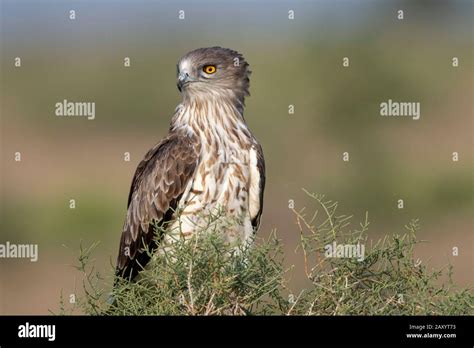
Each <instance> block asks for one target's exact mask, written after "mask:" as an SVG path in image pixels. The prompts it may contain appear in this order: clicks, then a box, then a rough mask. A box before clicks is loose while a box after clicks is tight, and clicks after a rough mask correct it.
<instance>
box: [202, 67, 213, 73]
mask: <svg viewBox="0 0 474 348" xmlns="http://www.w3.org/2000/svg"><path fill="white" fill-rule="evenodd" d="M202 71H204V72H205V73H206V74H214V73H215V72H216V66H215V65H204V67H203V68H202Z"/></svg>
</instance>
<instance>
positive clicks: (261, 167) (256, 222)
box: [252, 141, 265, 231]
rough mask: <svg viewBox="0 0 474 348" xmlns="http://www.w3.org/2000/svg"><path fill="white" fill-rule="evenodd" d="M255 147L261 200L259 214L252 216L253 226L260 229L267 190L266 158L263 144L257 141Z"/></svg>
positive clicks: (255, 229)
mask: <svg viewBox="0 0 474 348" xmlns="http://www.w3.org/2000/svg"><path fill="white" fill-rule="evenodd" d="M255 148H256V150H257V171H258V173H259V177H260V180H259V200H260V205H259V206H260V208H259V210H258V212H257V215H255V217H253V218H252V226H253V229H254V231H257V230H258V227H259V226H260V217H261V216H262V211H263V193H264V191H265V159H264V158H263V150H262V146H261V145H260V144H259V143H258V142H257V141H255Z"/></svg>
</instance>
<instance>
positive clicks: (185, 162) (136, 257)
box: [116, 133, 199, 279]
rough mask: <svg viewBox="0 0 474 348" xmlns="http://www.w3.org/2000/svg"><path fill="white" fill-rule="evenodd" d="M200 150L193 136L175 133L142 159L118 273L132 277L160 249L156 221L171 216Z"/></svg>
mask: <svg viewBox="0 0 474 348" xmlns="http://www.w3.org/2000/svg"><path fill="white" fill-rule="evenodd" d="M198 156H199V149H198V148H197V146H196V145H195V142H194V141H193V139H192V138H190V137H189V136H187V135H183V134H179V133H171V134H170V135H168V137H166V138H165V139H163V140H162V141H161V142H160V143H158V144H157V145H155V146H154V147H153V148H152V149H151V150H150V151H148V153H147V154H146V155H145V157H144V159H143V160H142V161H141V162H140V164H139V165H138V167H137V170H136V172H135V175H134V177H133V180H132V185H131V188H130V193H129V196H128V210H127V217H126V219H125V223H124V226H123V230H122V236H121V239H120V249H119V254H118V258H117V268H116V273H117V275H120V276H122V277H124V278H127V279H132V278H134V277H135V275H136V274H137V273H138V272H139V271H140V270H141V269H142V268H143V267H144V266H145V265H146V263H147V262H148V261H149V259H150V257H149V253H147V252H145V250H147V249H148V250H150V251H153V250H154V249H156V248H157V246H158V245H157V242H156V240H155V238H154V237H155V236H154V228H153V222H157V223H158V224H163V223H166V222H167V220H166V219H168V220H169V219H171V218H172V216H173V212H174V210H175V209H176V205H177V203H178V202H179V198H180V197H181V195H182V194H183V191H184V190H185V188H186V185H187V183H188V182H189V181H190V180H192V176H193V174H194V171H195V169H196V165H197V160H198Z"/></svg>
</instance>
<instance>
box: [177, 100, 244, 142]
mask: <svg viewBox="0 0 474 348" xmlns="http://www.w3.org/2000/svg"><path fill="white" fill-rule="evenodd" d="M242 112H243V104H242V103H241V102H240V101H239V100H238V99H236V98H234V97H233V96H232V95H227V96H226V95H215V96H213V95H206V96H194V97H188V98H184V99H183V103H181V104H180V105H178V107H177V108H176V113H175V115H174V116H173V119H172V121H171V130H178V129H180V130H184V131H186V132H187V133H188V134H192V135H196V136H200V135H202V134H204V133H206V134H207V136H208V137H209V136H211V137H227V138H234V137H244V138H250V137H251V135H250V131H249V130H248V127H247V124H246V123H245V120H244V117H243V114H242Z"/></svg>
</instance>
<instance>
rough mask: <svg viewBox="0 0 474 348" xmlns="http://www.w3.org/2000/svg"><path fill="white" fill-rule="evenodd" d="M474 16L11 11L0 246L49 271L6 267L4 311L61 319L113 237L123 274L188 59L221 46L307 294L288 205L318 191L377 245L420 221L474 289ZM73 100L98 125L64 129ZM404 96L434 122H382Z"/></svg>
mask: <svg viewBox="0 0 474 348" xmlns="http://www.w3.org/2000/svg"><path fill="white" fill-rule="evenodd" d="M400 9H401V10H403V11H404V19H403V20H398V19H397V11H398V10H400ZM70 10H75V12H76V19H75V20H70V19H69V11H70ZM180 10H184V11H185V19H184V20H179V19H178V13H179V11H180ZM289 10H293V11H294V20H289V19H288V11H289ZM472 18H473V2H472V1H470V0H466V1H457V0H455V1H449V2H448V1H375V0H373V1H370V0H364V1H362V0H361V1H332V0H321V1H274V0H271V1H270V0H268V1H246V0H241V1H201V2H199V4H197V3H195V2H192V1H42V2H41V3H40V2H38V1H21V0H20V1H19V0H14V1H13V0H2V1H1V202H0V203H1V219H0V220H1V230H0V231H1V234H0V243H5V242H6V241H10V242H11V243H35V244H36V243H37V244H38V245H39V260H38V262H36V263H34V262H30V261H29V260H25V259H22V260H14V259H13V260H6V259H0V313H1V314H45V313H48V310H49V309H51V310H57V308H58V300H59V294H60V292H61V290H62V291H63V293H64V294H65V295H66V296H67V295H68V294H71V293H75V292H80V289H81V282H80V279H81V278H80V274H79V273H78V272H76V271H75V270H74V269H73V268H72V267H71V265H72V264H73V263H75V258H76V256H77V255H78V252H79V244H80V241H81V240H82V241H83V242H84V243H85V244H89V243H92V242H94V241H100V245H99V247H98V249H97V252H96V253H95V254H94V258H95V259H96V265H97V269H98V270H99V271H101V272H103V273H105V274H110V273H111V266H110V264H111V263H114V262H115V258H116V253H117V250H118V243H119V238H120V233H121V228H122V225H123V221H124V217H125V212H126V201H127V197H128V191H129V187H130V183H131V179H132V177H133V174H134V171H135V168H136V166H137V164H138V162H139V161H140V160H141V159H142V157H143V155H144V154H145V153H146V151H147V150H148V149H149V148H150V147H151V146H153V145H154V144H155V143H157V142H158V141H159V140H160V139H161V138H162V137H163V136H164V135H165V134H166V133H167V131H168V126H169V122H170V118H171V116H172V114H173V111H174V109H175V107H176V105H177V104H178V103H179V102H180V96H179V93H178V90H177V88H176V80H175V79H176V76H175V75H176V62H177V61H178V59H179V58H180V57H181V56H182V55H183V54H185V53H186V52H188V51H190V50H192V49H195V48H198V47H206V46H215V45H219V46H223V47H229V48H232V49H235V50H238V51H239V52H241V53H243V54H244V56H245V57H246V59H247V60H248V62H249V63H250V65H251V69H252V71H253V74H252V76H251V88H250V92H251V97H250V98H248V99H247V108H246V110H245V116H246V120H247V122H248V124H249V125H250V128H251V129H252V131H253V133H254V134H255V135H256V136H257V138H258V139H259V140H260V142H261V143H262V145H263V148H264V152H265V157H266V163H267V188H266V192H265V207H264V215H263V219H262V226H261V229H260V232H259V234H260V235H261V236H268V235H269V233H270V232H271V230H272V229H276V231H277V234H278V236H279V237H280V238H282V239H283V241H284V243H285V262H286V264H287V265H292V264H295V265H296V268H295V270H294V271H293V273H292V276H291V282H292V284H291V285H292V286H293V287H294V288H296V289H297V288H298V287H299V286H301V285H303V283H304V276H303V272H302V267H301V266H302V257H301V254H299V253H297V252H295V248H296V245H297V242H298V239H299V235H298V230H297V228H296V226H295V219H294V216H292V213H291V212H290V210H289V209H288V201H289V200H294V202H295V205H296V208H301V207H303V206H307V207H308V208H307V209H308V210H312V208H314V207H315V204H314V202H311V201H310V199H308V198H307V197H306V196H305V194H304V193H303V191H302V188H306V189H307V190H309V191H312V192H317V193H324V194H326V195H327V197H328V198H330V199H332V200H336V201H339V202H340V207H341V208H340V212H341V213H345V214H350V215H354V220H353V223H352V226H353V227H357V226H358V222H359V221H361V220H362V219H363V218H364V216H365V212H366V211H368V212H369V219H370V221H371V224H370V229H369V235H370V238H373V239H377V238H379V237H381V236H383V235H385V234H392V233H403V232H404V228H403V226H404V225H405V224H406V223H408V222H409V221H410V220H411V219H412V218H419V219H420V222H421V226H422V228H421V230H420V231H419V238H420V239H425V240H428V241H429V242H428V243H425V244H422V245H420V246H418V247H417V249H416V253H417V257H419V258H421V259H422V260H423V262H425V263H428V264H429V265H430V266H433V267H440V266H443V265H445V264H447V263H448V262H451V263H452V264H453V265H454V267H455V268H454V269H455V274H454V279H455V280H456V282H457V283H458V284H460V285H463V286H469V285H471V286H472V284H473V278H474V276H473V272H472V269H473V266H474V259H473V251H474V250H473V242H474V237H473V214H472V212H473V176H472V174H473V162H472V159H473V138H472V134H473V123H472V119H473V89H474V82H473V78H474V73H473V71H474V69H473V46H472V43H473V20H472ZM15 57H20V58H21V67H20V68H15V66H14V60H15ZM125 57H130V62H131V66H130V67H124V64H123V62H124V58H125ZM343 57H349V59H350V67H349V68H344V67H343V66H342V59H343ZM453 57H458V58H459V67H457V68H454V67H453V66H452V58H453ZM64 99H67V100H68V101H74V102H75V101H81V102H84V101H85V102H87V101H90V102H95V103H96V118H95V120H87V119H86V118H85V117H57V116H55V104H56V103H57V102H62V101H63V100H64ZM388 99H392V100H394V101H407V102H411V101H413V102H420V103H421V118H420V119H419V120H417V121H414V120H412V119H411V118H405V117H398V118H397V117H392V118H388V117H381V116H380V114H379V110H380V107H379V105H380V103H381V102H384V101H387V100H388ZM290 104H292V105H294V114H291V115H290V114H288V106H289V105H290ZM15 152H21V162H15V160H14V156H15V155H14V154H15ZM125 152H130V154H131V160H130V161H129V162H126V161H124V153H125ZM343 152H349V154H350V161H349V162H344V161H343V160H342V154H343ZM453 152H458V153H459V161H458V162H453V161H452V153H453ZM70 199H75V201H76V208H75V209H70V208H69V200H70ZM398 199H403V200H404V208H403V209H398V207H397V201H398ZM455 246H456V247H458V248H459V256H457V257H454V256H452V248H453V247H455Z"/></svg>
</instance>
